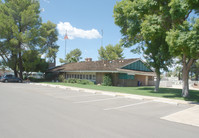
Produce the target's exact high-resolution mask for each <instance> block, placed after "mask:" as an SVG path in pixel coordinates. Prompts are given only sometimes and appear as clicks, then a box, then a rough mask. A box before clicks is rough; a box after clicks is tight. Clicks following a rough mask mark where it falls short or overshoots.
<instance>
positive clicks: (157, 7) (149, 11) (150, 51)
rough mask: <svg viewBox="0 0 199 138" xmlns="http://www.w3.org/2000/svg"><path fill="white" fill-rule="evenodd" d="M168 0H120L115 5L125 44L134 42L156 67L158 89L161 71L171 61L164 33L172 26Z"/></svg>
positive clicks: (156, 87)
mask: <svg viewBox="0 0 199 138" xmlns="http://www.w3.org/2000/svg"><path fill="white" fill-rule="evenodd" d="M169 2H170V0H158V1H157V0H122V1H121V2H118V3H117V4H116V5H115V7H114V18H115V24H117V25H118V26H120V27H121V31H120V32H121V33H122V35H123V38H122V40H121V44H122V45H123V46H125V47H131V46H133V45H135V44H136V45H137V49H135V50H134V51H137V50H138V51H139V50H142V51H143V53H144V55H145V58H146V60H147V62H148V64H149V65H150V66H152V67H153V68H154V69H155V72H156V76H157V81H156V86H155V91H158V90H159V82H160V75H161V70H162V69H163V70H165V71H167V70H168V65H170V63H171V62H172V60H171V55H170V54H169V46H168V44H167V42H166V41H165V38H166V32H167V31H168V30H169V29H170V28H171V15H170V12H169V10H170V7H169V5H168V4H169Z"/></svg>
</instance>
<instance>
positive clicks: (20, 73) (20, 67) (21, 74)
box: [18, 43, 23, 79]
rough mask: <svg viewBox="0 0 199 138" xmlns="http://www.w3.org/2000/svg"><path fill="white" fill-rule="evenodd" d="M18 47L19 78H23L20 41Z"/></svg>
mask: <svg viewBox="0 0 199 138" xmlns="http://www.w3.org/2000/svg"><path fill="white" fill-rule="evenodd" d="M18 48H19V78H21V79H23V63H22V56H21V43H19V45H18Z"/></svg>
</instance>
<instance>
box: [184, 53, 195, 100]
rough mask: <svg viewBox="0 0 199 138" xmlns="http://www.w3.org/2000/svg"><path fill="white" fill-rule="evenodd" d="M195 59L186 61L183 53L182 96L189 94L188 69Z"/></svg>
mask: <svg viewBox="0 0 199 138" xmlns="http://www.w3.org/2000/svg"><path fill="white" fill-rule="evenodd" d="M194 61H195V59H189V60H188V61H187V59H186V56H185V55H183V59H182V62H183V70H182V97H188V96H189V70H190V68H191V65H192V64H193V62H194Z"/></svg>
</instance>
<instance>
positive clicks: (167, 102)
mask: <svg viewBox="0 0 199 138" xmlns="http://www.w3.org/2000/svg"><path fill="white" fill-rule="evenodd" d="M153 101H154V102H159V103H166V104H173V105H176V106H177V105H178V103H177V102H173V101H168V100H153Z"/></svg>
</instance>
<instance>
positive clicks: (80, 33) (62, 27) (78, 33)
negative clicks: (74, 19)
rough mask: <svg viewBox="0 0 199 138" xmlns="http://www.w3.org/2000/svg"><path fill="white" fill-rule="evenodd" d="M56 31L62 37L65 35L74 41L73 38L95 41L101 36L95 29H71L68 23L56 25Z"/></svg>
mask: <svg viewBox="0 0 199 138" xmlns="http://www.w3.org/2000/svg"><path fill="white" fill-rule="evenodd" d="M57 29H58V31H59V34H60V35H62V36H64V35H65V34H66V30H67V35H68V38H69V39H75V38H84V39H97V38H101V37H102V36H101V35H100V33H99V32H98V31H97V30H96V29H91V30H83V29H79V28H76V27H73V26H72V25H71V24H70V23H69V22H64V23H63V22H60V23H59V24H58V25H57Z"/></svg>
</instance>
